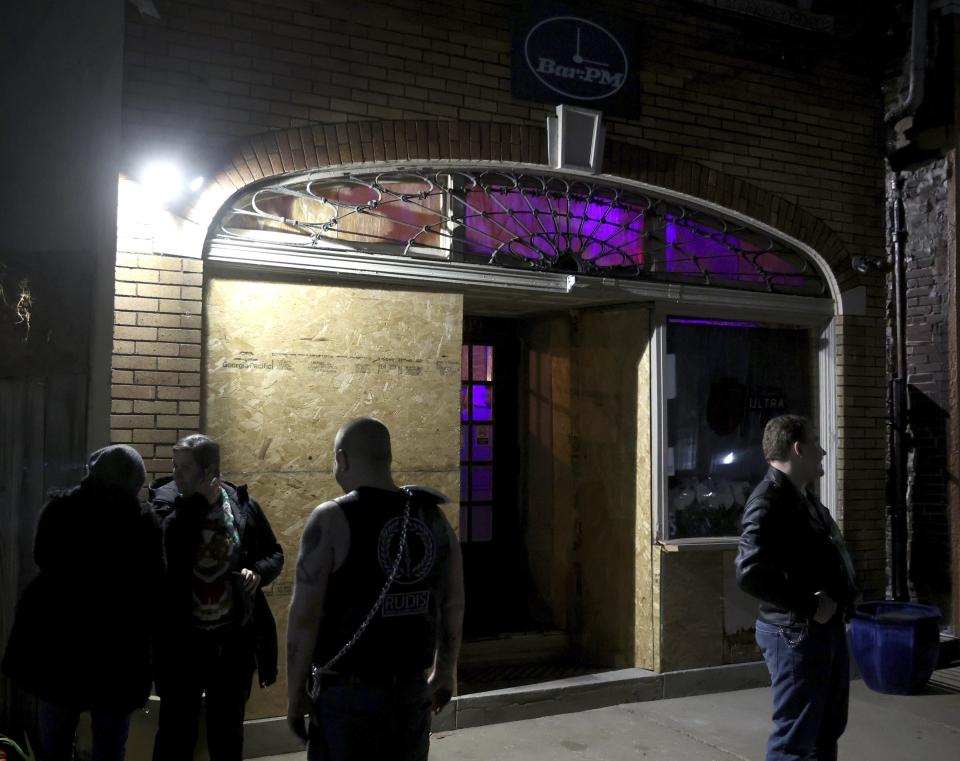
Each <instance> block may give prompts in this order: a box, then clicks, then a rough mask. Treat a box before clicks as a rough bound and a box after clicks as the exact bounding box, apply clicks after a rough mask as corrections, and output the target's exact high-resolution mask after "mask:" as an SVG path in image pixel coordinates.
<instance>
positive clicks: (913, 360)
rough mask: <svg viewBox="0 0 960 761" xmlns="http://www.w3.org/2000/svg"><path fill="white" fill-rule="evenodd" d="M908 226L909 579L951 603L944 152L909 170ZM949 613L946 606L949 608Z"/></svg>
mask: <svg viewBox="0 0 960 761" xmlns="http://www.w3.org/2000/svg"><path fill="white" fill-rule="evenodd" d="M902 175H903V178H904V184H903V197H904V214H905V220H906V226H907V230H908V235H907V240H906V248H905V256H906V260H905V261H906V274H907V382H908V388H909V394H910V433H911V441H912V443H913V452H912V455H911V457H910V460H909V463H908V476H909V479H910V489H909V492H908V502H907V507H908V510H909V511H910V516H911V517H910V582H911V585H912V591H913V593H914V594H916V595H917V596H918V597H919V598H920V599H921V600H923V601H927V602H932V603H934V604H936V605H939V606H940V607H941V608H942V609H943V610H944V611H947V612H948V611H949V608H950V603H949V598H950V526H949V520H948V501H947V477H946V476H947V452H948V442H947V425H948V423H949V421H948V415H949V409H948V405H949V393H950V388H949V378H948V373H949V365H948V363H947V362H946V361H945V358H946V357H947V354H948V346H947V338H948V336H947V320H948V310H949V309H950V301H949V298H948V282H947V281H948V272H947V257H948V256H949V255H950V241H949V224H948V215H949V210H948V205H949V201H948V193H949V188H950V181H951V178H949V171H948V162H947V159H938V160H935V161H931V162H928V163H925V164H923V165H921V166H919V167H917V168H915V169H913V170H910V171H904V172H903V173H902ZM948 616H949V613H948Z"/></svg>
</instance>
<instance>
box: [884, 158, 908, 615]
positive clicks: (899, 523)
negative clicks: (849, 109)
mask: <svg viewBox="0 0 960 761" xmlns="http://www.w3.org/2000/svg"><path fill="white" fill-rule="evenodd" d="M888 178H889V179H888V186H887V190H888V193H887V213H888V215H889V217H888V224H889V228H888V229H889V230H890V247H891V252H890V254H891V259H892V264H893V302H894V303H893V306H894V345H895V353H896V357H895V359H896V366H895V375H894V377H893V380H892V381H891V384H890V385H891V388H890V391H891V393H890V398H891V406H892V409H891V419H890V427H891V453H890V454H891V458H890V459H891V461H892V462H891V465H892V470H893V495H892V496H893V498H892V500H891V503H892V504H891V508H892V509H891V511H890V584H891V594H892V597H893V599H894V600H909V599H910V591H909V586H908V569H907V499H906V497H907V446H908V444H909V442H908V439H907V436H908V434H907V426H908V403H909V402H908V396H907V336H906V333H907V286H906V267H905V266H904V264H905V263H904V255H903V247H904V240H903V239H904V232H905V230H904V213H903V197H902V190H903V188H902V185H901V180H900V176H899V175H898V174H896V173H893V172H890V173H889V174H888Z"/></svg>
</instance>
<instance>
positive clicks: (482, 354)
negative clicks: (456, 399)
mask: <svg viewBox="0 0 960 761" xmlns="http://www.w3.org/2000/svg"><path fill="white" fill-rule="evenodd" d="M472 352H473V378H472V380H475V381H488V382H490V381H492V380H493V347H492V346H474V347H472Z"/></svg>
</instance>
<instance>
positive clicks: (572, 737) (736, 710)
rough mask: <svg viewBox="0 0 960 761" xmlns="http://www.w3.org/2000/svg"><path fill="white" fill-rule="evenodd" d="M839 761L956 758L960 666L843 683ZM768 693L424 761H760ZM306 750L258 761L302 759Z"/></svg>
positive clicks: (464, 732) (526, 724)
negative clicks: (846, 710)
mask: <svg viewBox="0 0 960 761" xmlns="http://www.w3.org/2000/svg"><path fill="white" fill-rule="evenodd" d="M851 688H852V690H851V702H850V724H849V726H848V729H847V733H846V734H845V735H844V737H843V739H842V740H841V744H840V758H841V759H843V760H844V761H954V759H960V669H948V670H944V671H939V672H937V673H936V674H935V675H934V679H933V680H932V681H931V686H930V687H928V688H927V691H926V692H925V693H924V694H922V695H913V696H909V697H899V696H889V695H880V694H877V693H874V692H871V691H870V690H869V689H868V688H867V687H866V686H865V685H864V684H863V682H860V681H856V682H854V683H853V684H852V685H851ZM770 700H771V698H770V690H769V688H762V689H750V690H740V691H738V692H726V693H722V694H715V695H700V696H697V697H688V698H677V699H668V700H655V701H649V702H644V703H630V704H625V705H618V706H613V707H610V708H600V709H597V710H592V711H583V712H580V713H573V714H563V715H558V716H548V717H545V718H539V719H531V720H527V721H517V722H510V723H506V724H493V725H489V726H483V727H476V728H472V729H461V730H458V731H455V732H442V733H437V734H435V735H434V736H433V743H432V746H431V752H430V758H431V761H488V760H489V759H498V760H500V759H502V761H540V760H541V759H542V760H543V761H561V759H565V758H569V759H578V761H626V759H630V760H631V761H634V760H635V759H647V760H648V761H661V760H662V761H733V760H735V759H736V760H738V761H763V757H764V747H765V742H766V737H767V733H768V732H769V727H770V719H769V716H770ZM305 758H306V754H304V753H293V754H289V755H284V756H270V757H265V758H263V759H260V761H302V760H303V759H305Z"/></svg>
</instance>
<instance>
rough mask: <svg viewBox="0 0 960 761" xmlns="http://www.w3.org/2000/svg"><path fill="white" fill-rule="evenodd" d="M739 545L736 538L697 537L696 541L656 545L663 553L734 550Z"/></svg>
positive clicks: (667, 542)
mask: <svg viewBox="0 0 960 761" xmlns="http://www.w3.org/2000/svg"><path fill="white" fill-rule="evenodd" d="M739 543H740V537H737V536H718V537H697V538H696V539H668V540H666V541H664V540H659V541H657V544H658V545H659V546H660V549H661V550H663V552H690V551H693V550H699V551H703V550H713V551H714V552H720V551H722V550H735V549H737V545H738V544H739Z"/></svg>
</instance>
